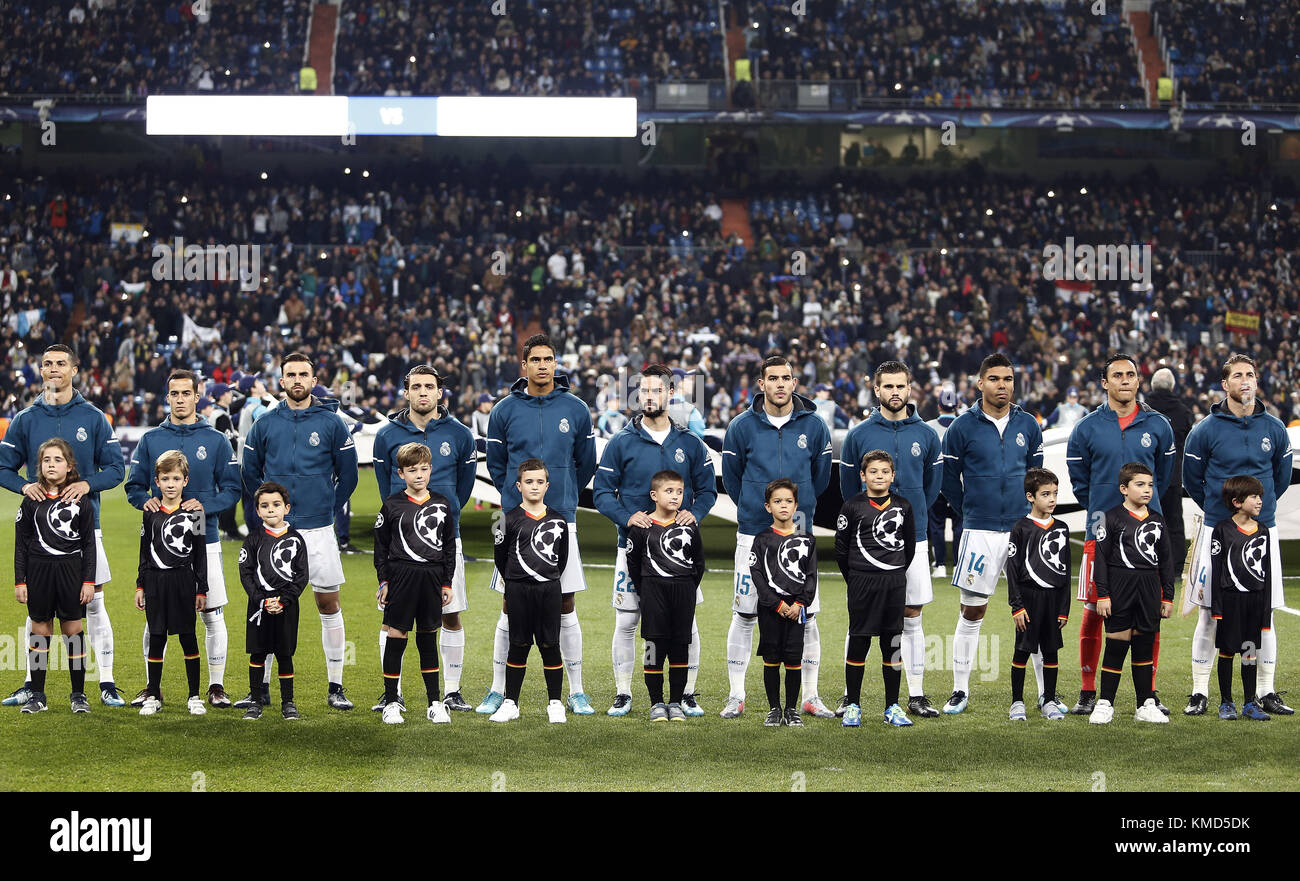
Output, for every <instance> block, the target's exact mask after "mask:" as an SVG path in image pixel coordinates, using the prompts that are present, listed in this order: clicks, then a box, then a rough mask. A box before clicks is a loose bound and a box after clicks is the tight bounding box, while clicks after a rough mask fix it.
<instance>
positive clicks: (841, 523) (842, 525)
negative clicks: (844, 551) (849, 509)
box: [835, 514, 849, 532]
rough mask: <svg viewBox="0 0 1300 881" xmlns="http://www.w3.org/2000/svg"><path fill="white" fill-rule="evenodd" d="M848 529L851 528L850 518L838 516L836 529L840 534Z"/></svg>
mask: <svg viewBox="0 0 1300 881" xmlns="http://www.w3.org/2000/svg"><path fill="white" fill-rule="evenodd" d="M848 528H849V518H848V517H845V516H844V515H843V514H841V515H840V516H838V517H836V518H835V529H836V530H837V531H839V532H843V531H844V530H846V529H848Z"/></svg>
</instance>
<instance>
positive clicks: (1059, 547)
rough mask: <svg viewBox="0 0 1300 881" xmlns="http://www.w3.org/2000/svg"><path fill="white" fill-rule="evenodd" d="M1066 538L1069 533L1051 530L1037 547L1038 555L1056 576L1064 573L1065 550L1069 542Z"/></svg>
mask: <svg viewBox="0 0 1300 881" xmlns="http://www.w3.org/2000/svg"><path fill="white" fill-rule="evenodd" d="M1068 536H1069V533H1068V532H1067V531H1066V530H1064V529H1053V530H1052V531H1051V532H1049V533H1048V534H1047V536H1046V537H1045V538H1044V539H1043V541H1042V543H1041V544H1039V546H1038V555H1039V556H1040V557H1041V558H1042V560H1043V562H1044V563H1046V564H1047V567H1048V568H1049V569H1051V570H1052V571H1053V572H1055V573H1056V574H1057V575H1064V574H1065V572H1066V565H1065V550H1066V547H1067V546H1068V545H1069V541H1070V540H1069V538H1068Z"/></svg>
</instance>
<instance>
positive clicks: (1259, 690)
mask: <svg viewBox="0 0 1300 881" xmlns="http://www.w3.org/2000/svg"><path fill="white" fill-rule="evenodd" d="M1256 657H1257V658H1258V659H1259V671H1258V672H1257V673H1256V674H1255V697H1256V698H1257V699H1258V698H1261V697H1263V696H1264V695H1266V694H1272V693H1273V674H1274V673H1276V672H1277V631H1276V630H1274V629H1273V615H1272V613H1271V612H1270V613H1269V618H1268V630H1265V631H1264V633H1263V638H1262V639H1261V640H1260V642H1259V652H1258V654H1257V655H1256Z"/></svg>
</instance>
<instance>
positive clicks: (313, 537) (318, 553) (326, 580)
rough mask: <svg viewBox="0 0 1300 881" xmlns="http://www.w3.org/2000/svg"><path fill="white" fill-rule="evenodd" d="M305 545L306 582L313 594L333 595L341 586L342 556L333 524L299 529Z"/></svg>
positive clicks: (342, 579)
mask: <svg viewBox="0 0 1300 881" xmlns="http://www.w3.org/2000/svg"><path fill="white" fill-rule="evenodd" d="M298 532H299V533H301V534H302V540H303V541H304V542H306V544H307V580H308V581H309V582H311V589H312V591H313V592H315V593H335V592H337V591H338V589H339V586H340V585H342V584H343V581H344V578H343V556H342V555H341V554H340V553H339V540H338V538H337V537H335V535H334V524H332V523H331V524H330V525H329V526H318V527H316V528H315V529H299V530H298Z"/></svg>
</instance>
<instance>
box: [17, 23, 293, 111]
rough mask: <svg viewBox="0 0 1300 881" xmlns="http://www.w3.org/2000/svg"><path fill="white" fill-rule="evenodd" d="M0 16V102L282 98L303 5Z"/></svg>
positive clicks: (289, 86) (290, 87) (288, 80)
mask: <svg viewBox="0 0 1300 881" xmlns="http://www.w3.org/2000/svg"><path fill="white" fill-rule="evenodd" d="M0 12H2V13H3V23H4V27H3V28H0V95H2V94H14V95H22V94H46V95H101V94H104V95H117V96H126V97H135V98H143V97H144V96H146V95H151V94H177V93H190V94H194V93H203V92H213V93H221V92H244V93H264V94H288V93H290V92H292V91H293V90H294V89H296V88H297V77H298V69H299V67H300V66H301V63H302V57H303V43H304V41H305V40H306V37H307V22H308V20H309V19H310V16H311V3H310V0H267V2H262V3H255V4H240V3H230V4H223V5H222V8H221V10H220V14H219V15H211V16H208V17H207V18H206V19H200V18H197V17H196V16H195V14H194V12H193V10H192V9H191V7H190V4H189V3H188V2H177V0H116V2H115V3H110V4H104V3H103V2H101V0H62V2H58V3H50V2H44V0H42V2H34V3H33V2H27V0H15V2H12V3H6V4H5V8H4V9H3V10H0Z"/></svg>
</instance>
